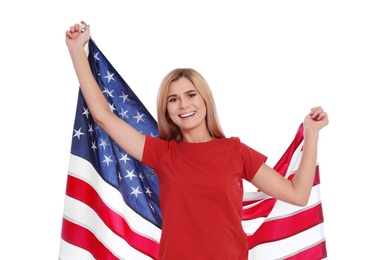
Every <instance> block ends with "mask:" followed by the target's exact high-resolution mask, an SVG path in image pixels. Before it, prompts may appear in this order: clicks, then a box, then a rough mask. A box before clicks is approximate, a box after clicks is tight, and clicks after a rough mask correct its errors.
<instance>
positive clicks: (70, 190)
mask: <svg viewBox="0 0 378 260" xmlns="http://www.w3.org/2000/svg"><path fill="white" fill-rule="evenodd" d="M66 194H67V195H68V196H70V197H72V198H75V199H77V200H79V201H82V202H83V203H85V204H87V205H88V206H89V207H91V208H92V209H93V210H94V211H95V212H96V213H97V214H98V215H99V217H100V218H101V219H102V221H104V223H105V224H106V225H107V226H108V227H109V228H110V229H111V230H113V232H114V233H116V234H117V235H118V236H120V237H122V238H123V239H124V240H125V241H126V242H127V243H128V244H129V245H130V246H132V247H133V248H135V249H137V250H138V251H140V252H142V253H144V254H146V255H148V256H150V257H151V258H153V259H157V255H158V250H159V244H158V243H156V242H155V241H152V240H150V239H148V238H146V237H143V236H141V235H139V234H137V233H135V232H134V231H133V230H131V228H130V227H129V225H128V224H127V222H126V221H125V220H124V219H123V217H122V216H120V215H119V214H117V213H116V212H114V211H113V210H111V209H110V208H109V207H108V206H107V205H106V204H105V203H104V202H103V200H102V199H101V198H100V197H99V195H98V194H97V192H96V190H95V189H93V187H92V186H90V185H88V183H86V182H85V181H83V180H81V179H78V178H75V177H73V176H71V175H68V180H67V190H66Z"/></svg>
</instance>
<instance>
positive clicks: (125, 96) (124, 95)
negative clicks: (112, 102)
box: [119, 91, 130, 103]
mask: <svg viewBox="0 0 378 260" xmlns="http://www.w3.org/2000/svg"><path fill="white" fill-rule="evenodd" d="M128 96H129V95H126V94H125V93H123V91H122V96H119V97H120V98H122V99H123V103H125V101H126V100H127V101H130V99H129V98H128Z"/></svg>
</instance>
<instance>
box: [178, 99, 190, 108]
mask: <svg viewBox="0 0 378 260" xmlns="http://www.w3.org/2000/svg"><path fill="white" fill-rule="evenodd" d="M188 106H189V101H188V100H186V99H185V98H182V99H180V109H184V108H187V107H188Z"/></svg>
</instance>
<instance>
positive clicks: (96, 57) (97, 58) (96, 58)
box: [93, 52, 100, 60]
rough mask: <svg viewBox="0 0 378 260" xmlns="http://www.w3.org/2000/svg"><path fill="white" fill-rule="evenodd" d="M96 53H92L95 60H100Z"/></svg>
mask: <svg viewBox="0 0 378 260" xmlns="http://www.w3.org/2000/svg"><path fill="white" fill-rule="evenodd" d="M98 54H99V52H97V53H95V55H93V57H94V58H95V60H100V58H99V57H98Z"/></svg>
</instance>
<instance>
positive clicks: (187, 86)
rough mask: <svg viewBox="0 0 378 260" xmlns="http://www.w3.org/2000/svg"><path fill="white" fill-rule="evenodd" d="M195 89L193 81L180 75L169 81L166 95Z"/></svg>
mask: <svg viewBox="0 0 378 260" xmlns="http://www.w3.org/2000/svg"><path fill="white" fill-rule="evenodd" d="M191 90H196V88H195V87H194V85H193V83H192V82H191V81H190V80H188V79H187V78H185V77H181V78H179V79H178V80H176V81H173V82H171V84H169V87H168V95H174V94H176V95H177V94H180V93H184V92H188V91H191Z"/></svg>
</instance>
